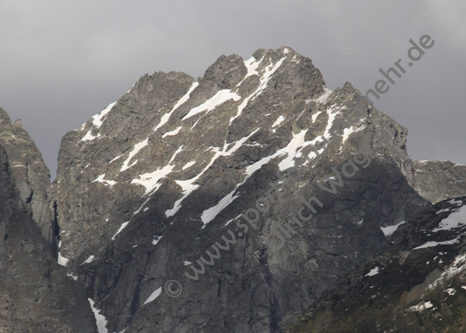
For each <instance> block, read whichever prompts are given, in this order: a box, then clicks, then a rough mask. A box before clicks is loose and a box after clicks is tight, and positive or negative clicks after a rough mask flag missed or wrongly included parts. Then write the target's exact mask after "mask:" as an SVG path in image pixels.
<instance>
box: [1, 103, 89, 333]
mask: <svg viewBox="0 0 466 333" xmlns="http://www.w3.org/2000/svg"><path fill="white" fill-rule="evenodd" d="M0 133H1V134H0V207H1V209H2V214H0V271H1V275H0V331H1V332H5V333H7V332H8V333H13V332H14V333H18V332H39V333H42V332H44V333H45V332H97V331H96V327H95V319H94V316H93V314H92V312H91V308H90V306H89V303H88V302H87V300H86V298H85V291H84V288H83V287H82V285H79V284H78V283H76V282H75V281H73V280H72V279H71V278H70V277H67V274H66V271H65V269H63V268H62V267H60V266H58V264H57V262H56V251H55V256H54V255H53V251H52V248H54V247H53V244H54V237H53V236H54V235H53V230H52V229H53V226H52V214H51V210H50V207H49V206H48V203H49V201H48V199H47V194H46V193H47V190H48V185H49V183H50V179H49V174H48V169H47V167H46V166H45V164H44V162H43V161H42V158H41V155H40V153H39V152H38V151H37V149H36V147H35V145H34V143H33V142H32V140H31V139H30V138H29V136H28V134H27V133H26V132H25V130H24V129H23V128H22V126H21V124H20V122H16V123H15V124H14V125H13V126H12V125H11V122H10V119H9V118H8V116H7V114H6V112H5V111H3V110H2V109H0Z"/></svg>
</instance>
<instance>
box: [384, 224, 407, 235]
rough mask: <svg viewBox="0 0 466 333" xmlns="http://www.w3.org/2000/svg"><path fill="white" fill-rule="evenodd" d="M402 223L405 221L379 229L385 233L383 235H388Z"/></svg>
mask: <svg viewBox="0 0 466 333" xmlns="http://www.w3.org/2000/svg"><path fill="white" fill-rule="evenodd" d="M403 223H405V221H402V222H400V223H398V224H395V225H390V226H388V227H380V229H382V232H383V234H384V235H385V237H389V236H391V235H392V234H393V233H394V232H395V231H396V229H398V227H399V226H400V225H402V224H403Z"/></svg>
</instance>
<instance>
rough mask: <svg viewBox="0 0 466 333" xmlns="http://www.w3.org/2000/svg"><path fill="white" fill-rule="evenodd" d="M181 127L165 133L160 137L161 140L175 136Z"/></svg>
mask: <svg viewBox="0 0 466 333" xmlns="http://www.w3.org/2000/svg"><path fill="white" fill-rule="evenodd" d="M181 128H182V127H181V126H180V127H178V128H177V129H174V130H173V131H171V132H167V133H165V134H164V135H162V139H165V138H166V137H167V136H173V135H177V134H178V133H179V132H180V131H181Z"/></svg>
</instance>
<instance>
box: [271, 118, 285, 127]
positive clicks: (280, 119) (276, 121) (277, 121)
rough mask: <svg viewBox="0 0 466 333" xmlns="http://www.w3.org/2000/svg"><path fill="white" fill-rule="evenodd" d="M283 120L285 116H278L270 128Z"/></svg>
mask: <svg viewBox="0 0 466 333" xmlns="http://www.w3.org/2000/svg"><path fill="white" fill-rule="evenodd" d="M284 120H285V117H283V116H280V117H278V118H277V120H275V122H274V123H273V125H272V128H274V127H276V126H278V125H280V124H281V123H282V122H283V121H284Z"/></svg>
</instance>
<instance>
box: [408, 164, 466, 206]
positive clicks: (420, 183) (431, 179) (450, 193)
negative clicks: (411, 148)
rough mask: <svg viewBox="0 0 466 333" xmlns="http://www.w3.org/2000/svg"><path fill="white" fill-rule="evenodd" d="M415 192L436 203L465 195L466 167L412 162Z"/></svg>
mask: <svg viewBox="0 0 466 333" xmlns="http://www.w3.org/2000/svg"><path fill="white" fill-rule="evenodd" d="M413 168H414V177H415V179H416V187H415V188H416V190H417V192H418V193H419V194H420V195H421V196H422V197H424V198H426V199H427V200H429V201H431V202H434V203H437V202H439V201H442V200H443V199H446V198H456V197H460V196H463V195H464V194H465V193H466V165H457V164H453V163H451V162H450V161H413Z"/></svg>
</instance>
